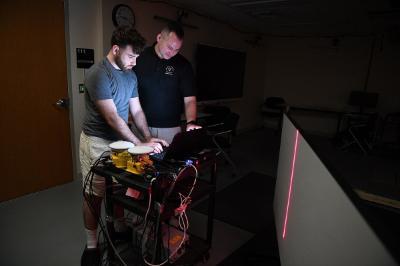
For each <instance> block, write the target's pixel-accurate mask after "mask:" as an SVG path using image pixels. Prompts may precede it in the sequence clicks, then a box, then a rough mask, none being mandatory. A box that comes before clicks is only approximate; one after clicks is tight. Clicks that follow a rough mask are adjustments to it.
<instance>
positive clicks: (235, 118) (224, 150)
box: [207, 112, 240, 176]
mask: <svg viewBox="0 0 400 266" xmlns="http://www.w3.org/2000/svg"><path fill="white" fill-rule="evenodd" d="M239 118H240V116H239V115H238V114H236V113H233V112H230V113H228V114H227V115H226V116H225V117H224V118H223V119H222V120H221V121H219V122H218V123H216V124H213V125H209V126H207V130H208V132H209V134H210V137H211V145H213V146H214V147H215V148H217V150H218V152H217V156H218V155H221V156H222V157H223V158H224V159H225V160H226V161H227V162H228V164H229V165H230V166H231V167H232V170H233V175H234V176H239V172H238V169H237V167H236V164H235V163H234V162H233V161H232V159H231V158H230V156H229V153H230V148H231V146H232V136H235V135H236V128H237V125H238V122H239Z"/></svg>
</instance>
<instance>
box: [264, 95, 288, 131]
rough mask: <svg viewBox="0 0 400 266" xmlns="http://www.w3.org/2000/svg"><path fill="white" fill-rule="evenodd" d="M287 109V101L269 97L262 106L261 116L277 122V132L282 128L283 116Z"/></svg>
mask: <svg viewBox="0 0 400 266" xmlns="http://www.w3.org/2000/svg"><path fill="white" fill-rule="evenodd" d="M286 109H287V104H286V102H285V100H284V99H283V98H281V97H268V98H266V99H265V101H264V103H263V105H262V106H261V114H262V116H263V117H264V118H267V119H269V120H276V121H277V131H278V132H279V130H280V128H281V127H282V117H283V116H282V114H283V113H284V112H285V110H286Z"/></svg>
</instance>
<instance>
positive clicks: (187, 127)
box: [186, 124, 201, 131]
mask: <svg viewBox="0 0 400 266" xmlns="http://www.w3.org/2000/svg"><path fill="white" fill-rule="evenodd" d="M199 128H201V126H199V125H196V124H187V125H186V131H189V130H194V129H199Z"/></svg>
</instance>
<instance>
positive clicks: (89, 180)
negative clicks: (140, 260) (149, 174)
mask: <svg viewBox="0 0 400 266" xmlns="http://www.w3.org/2000/svg"><path fill="white" fill-rule="evenodd" d="M106 153H109V151H105V152H103V153H102V154H101V155H100V157H99V158H98V159H97V160H96V161H95V162H94V163H93V165H92V167H91V169H90V171H89V172H88V173H87V175H86V176H85V182H84V186H83V197H84V199H85V201H86V202H87V204H88V206H89V209H90V211H91V212H92V214H93V215H94V216H95V217H97V216H99V217H98V224H99V225H100V231H101V232H102V233H103V235H105V236H106V239H107V243H108V244H109V245H110V246H111V248H112V249H113V251H114V253H115V254H116V256H117V258H118V259H119V260H120V261H121V263H122V264H123V265H124V266H127V264H126V263H125V262H124V260H123V259H122V258H121V256H120V254H119V252H118V251H117V249H116V248H115V246H114V244H113V243H112V241H111V238H110V235H109V234H108V231H107V229H106V228H105V225H104V224H103V222H102V219H101V217H100V215H99V214H98V213H97V211H96V210H95V208H94V207H93V204H92V203H93V197H94V193H93V186H92V181H93V176H94V173H93V171H92V168H93V167H96V166H98V165H99V163H100V162H104V161H105V160H107V159H108V158H109V156H104V155H105V154H106ZM88 184H89V185H90V186H89V193H86V188H87V185H88ZM99 233H100V232H99Z"/></svg>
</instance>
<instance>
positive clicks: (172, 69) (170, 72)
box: [164, 66, 175, 76]
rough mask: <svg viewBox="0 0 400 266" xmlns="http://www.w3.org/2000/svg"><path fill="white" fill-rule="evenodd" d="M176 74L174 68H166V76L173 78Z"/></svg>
mask: <svg viewBox="0 0 400 266" xmlns="http://www.w3.org/2000/svg"><path fill="white" fill-rule="evenodd" d="M174 72H175V68H174V67H173V66H166V67H165V73H164V74H165V75H170V76H173V75H174Z"/></svg>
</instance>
